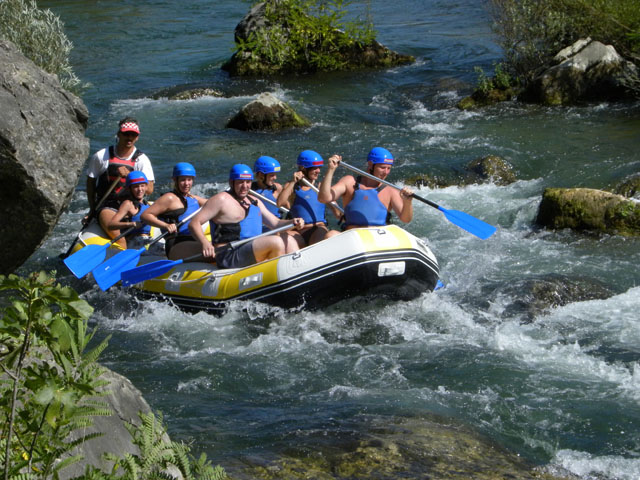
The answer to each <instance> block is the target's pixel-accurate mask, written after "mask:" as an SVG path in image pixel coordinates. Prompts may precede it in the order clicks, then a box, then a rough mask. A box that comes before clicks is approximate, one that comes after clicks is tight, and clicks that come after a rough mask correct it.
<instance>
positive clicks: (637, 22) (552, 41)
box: [490, 0, 640, 81]
mask: <svg viewBox="0 0 640 480" xmlns="http://www.w3.org/2000/svg"><path fill="white" fill-rule="evenodd" d="M490 5H491V11H492V14H493V18H494V32H495V33H496V34H497V35H498V38H499V41H500V44H501V46H502V48H503V50H504V52H505V56H506V61H507V64H508V65H509V68H510V70H511V71H513V72H514V73H515V75H516V76H518V77H520V78H523V79H524V80H525V81H528V80H530V79H531V78H533V77H534V76H536V75H537V73H538V72H540V71H541V70H542V69H543V68H545V67H547V66H548V65H549V64H550V63H551V60H552V58H553V56H555V54H556V53H558V52H559V51H560V50H561V49H563V48H564V47H567V46H569V45H571V44H573V43H574V42H575V41H576V40H578V39H580V38H587V37H591V38H592V39H593V40H598V41H600V42H602V43H604V44H611V45H613V46H614V47H615V48H616V50H617V51H618V53H620V54H621V55H623V56H626V57H628V58H633V59H635V60H638V59H639V57H638V56H637V55H636V54H637V53H638V52H639V51H640V2H638V1H637V0H546V1H544V2H541V1H539V0H490Z"/></svg>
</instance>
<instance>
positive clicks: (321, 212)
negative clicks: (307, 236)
mask: <svg viewBox="0 0 640 480" xmlns="http://www.w3.org/2000/svg"><path fill="white" fill-rule="evenodd" d="M295 192H296V198H295V200H294V201H293V205H292V206H291V210H289V216H290V217H292V218H297V217H301V218H302V219H303V220H304V223H305V224H307V223H309V224H313V223H318V222H324V223H327V219H326V216H325V205H324V203H320V201H319V200H318V194H317V193H316V192H315V191H314V190H313V188H310V189H309V190H302V188H300V186H299V185H296V186H295Z"/></svg>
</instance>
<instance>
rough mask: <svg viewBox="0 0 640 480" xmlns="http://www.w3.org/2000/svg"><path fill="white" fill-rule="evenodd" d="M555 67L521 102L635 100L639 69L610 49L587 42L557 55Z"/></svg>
mask: <svg viewBox="0 0 640 480" xmlns="http://www.w3.org/2000/svg"><path fill="white" fill-rule="evenodd" d="M555 61H556V62H557V65H554V66H552V67H551V68H549V69H547V70H546V71H544V72H543V73H542V74H541V75H539V76H538V77H537V78H535V79H534V80H533V81H532V82H531V83H530V84H529V85H527V87H526V89H525V91H524V92H523V93H522V95H520V97H519V98H520V99H521V100H523V101H526V102H533V103H542V104H544V105H571V104H574V103H576V102H579V101H603V100H604V101H611V100H614V101H615V100H625V99H633V98H636V97H637V96H638V93H639V91H638V83H639V80H638V69H637V68H636V66H635V65H634V64H633V63H631V62H629V61H628V60H625V59H624V58H622V57H621V56H620V55H618V53H617V52H616V50H615V48H614V47H613V46H611V45H604V44H602V43H600V42H598V41H592V40H591V39H590V38H587V39H582V40H578V41H577V42H575V43H574V44H573V45H571V46H569V47H567V48H565V49H564V50H562V51H560V52H558V54H557V55H556V57H555Z"/></svg>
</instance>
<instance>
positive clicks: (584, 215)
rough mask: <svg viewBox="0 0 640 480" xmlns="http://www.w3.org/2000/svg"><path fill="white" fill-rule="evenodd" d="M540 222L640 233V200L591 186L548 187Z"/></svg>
mask: <svg viewBox="0 0 640 480" xmlns="http://www.w3.org/2000/svg"><path fill="white" fill-rule="evenodd" d="M536 223H537V224H538V225H541V226H543V227H547V228H552V229H562V228H571V229H573V230H577V231H585V230H586V231H593V232H597V233H608V234H612V235H624V236H636V235H640V203H638V202H635V201H633V200H629V199H627V198H625V197H623V196H621V195H616V194H614V193H609V192H605V191H602V190H594V189H590V188H547V189H545V191H544V193H543V195H542V202H541V203H540V208H539V210H538V216H537V218H536Z"/></svg>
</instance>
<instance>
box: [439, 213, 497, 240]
mask: <svg viewBox="0 0 640 480" xmlns="http://www.w3.org/2000/svg"><path fill="white" fill-rule="evenodd" d="M438 210H440V211H441V212H442V213H444V215H445V217H447V219H448V220H449V221H450V222H451V223H454V224H456V225H457V226H459V227H460V228H462V229H463V230H466V231H467V232H469V233H472V234H473V235H475V236H476V237H478V238H481V239H482V240H486V239H487V238H489V237H490V236H491V235H493V234H494V233H496V227H494V226H493V225H489V224H488V223H486V222H483V221H482V220H479V219H477V218H476V217H473V216H471V215H469V214H468V213H464V212H461V211H460V210H447V209H446V208H443V207H438Z"/></svg>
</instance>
